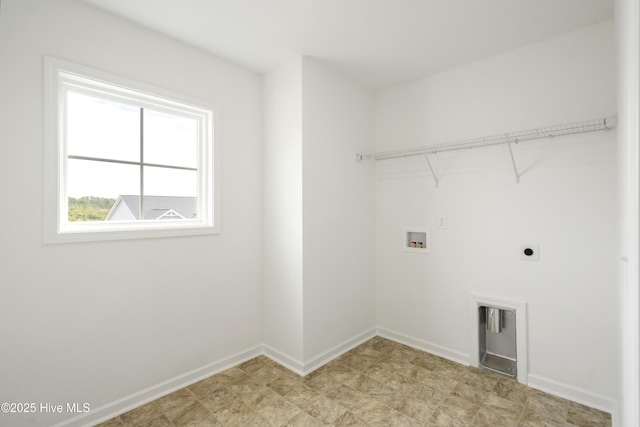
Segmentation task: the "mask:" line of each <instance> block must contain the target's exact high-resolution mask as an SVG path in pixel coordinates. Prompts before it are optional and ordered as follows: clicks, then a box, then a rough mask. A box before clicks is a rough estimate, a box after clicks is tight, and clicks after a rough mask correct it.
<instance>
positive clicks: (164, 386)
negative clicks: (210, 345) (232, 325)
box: [52, 346, 262, 427]
mask: <svg viewBox="0 0 640 427" xmlns="http://www.w3.org/2000/svg"><path fill="white" fill-rule="evenodd" d="M261 354H262V346H256V347H252V348H249V349H247V350H244V351H241V352H239V353H236V354H233V355H231V356H229V357H225V358H224V359H221V360H219V361H216V362H212V363H209V364H207V365H204V366H202V367H200V368H196V369H193V370H191V371H189V372H186V373H184V374H181V375H178V376H176V377H173V378H171V379H168V380H166V381H163V382H161V383H158V384H156V385H153V386H151V387H147V388H146V389H144V390H141V391H138V392H136V393H132V394H130V395H128V396H125V397H123V398H120V399H117V400H115V401H113V402H110V403H107V404H106V405H102V406H100V407H97V408H91V412H88V413H86V414H82V415H78V416H75V417H73V418H69V419H66V420H64V421H62V422H60V423H57V424H54V425H53V426H52V427H87V426H93V425H95V424H98V423H101V422H103V421H106V420H109V419H111V418H113V417H116V416H118V415H120V414H123V413H125V412H127V411H130V410H131V409H134V408H137V407H138V406H141V405H144V404H145V403H148V402H151V401H152V400H155V399H158V398H160V397H162V396H165V395H167V394H169V393H173V392H174V391H176V390H180V389H181V388H184V387H187V386H189V385H191V384H194V383H196V382H198V381H200V380H203V379H205V378H207V377H210V376H211V375H215V374H217V373H218V372H222V371H224V370H226V369H229V368H232V367H234V366H236V365H239V364H240V363H243V362H246V361H247V360H250V359H253V358H254V357H257V356H260V355H261Z"/></svg>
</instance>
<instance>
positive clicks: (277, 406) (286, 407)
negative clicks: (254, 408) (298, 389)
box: [258, 397, 301, 427]
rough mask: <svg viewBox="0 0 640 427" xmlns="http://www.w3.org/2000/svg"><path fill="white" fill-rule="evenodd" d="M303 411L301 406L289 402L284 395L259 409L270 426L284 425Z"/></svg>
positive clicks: (259, 412)
mask: <svg viewBox="0 0 640 427" xmlns="http://www.w3.org/2000/svg"><path fill="white" fill-rule="evenodd" d="M300 412H301V410H300V408H298V407H296V406H294V405H292V404H291V403H289V402H287V401H286V400H285V399H283V398H282V397H279V398H278V399H277V400H275V401H274V402H272V403H271V404H270V405H269V406H265V407H263V408H262V409H260V410H259V411H258V414H260V416H262V418H264V419H265V420H267V422H268V423H269V424H268V425H270V426H274V427H275V426H277V427H279V426H282V425H284V424H286V423H287V421H289V420H290V419H291V418H293V417H295V416H296V415H298V414H299V413H300Z"/></svg>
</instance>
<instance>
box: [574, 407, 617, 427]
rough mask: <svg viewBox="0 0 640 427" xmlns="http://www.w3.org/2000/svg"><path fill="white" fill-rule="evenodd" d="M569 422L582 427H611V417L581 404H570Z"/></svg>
mask: <svg viewBox="0 0 640 427" xmlns="http://www.w3.org/2000/svg"><path fill="white" fill-rule="evenodd" d="M567 422H568V423H570V424H573V425H575V426H580V427H600V426H610V425H611V415H609V414H607V413H606V412H602V411H599V410H597V409H593V408H589V407H588V406H584V405H581V404H579V403H574V402H569V409H568V413H567Z"/></svg>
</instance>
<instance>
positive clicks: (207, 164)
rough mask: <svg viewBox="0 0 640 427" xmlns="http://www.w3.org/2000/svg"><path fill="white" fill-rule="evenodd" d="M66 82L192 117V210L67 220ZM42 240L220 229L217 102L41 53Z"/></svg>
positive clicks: (150, 235) (137, 236)
mask: <svg viewBox="0 0 640 427" xmlns="http://www.w3.org/2000/svg"><path fill="white" fill-rule="evenodd" d="M69 87H74V88H81V90H82V88H84V89H86V90H89V91H92V92H94V93H95V92H102V93H104V95H105V97H106V98H112V99H113V98H116V99H121V100H123V101H126V102H133V103H135V104H136V105H143V106H152V107H154V108H161V109H162V110H164V111H167V110H169V111H171V110H174V111H176V112H179V113H180V114H187V115H189V116H190V117H193V118H195V119H196V120H197V122H198V127H199V147H198V165H197V168H198V215H197V218H194V219H186V220H163V221H148V220H136V221H118V222H113V223H110V222H97V221H87V222H72V221H68V197H67V192H66V173H67V168H66V165H67V151H66V140H65V114H66V111H65V110H66V99H65V97H66V93H67V89H68V88H69ZM44 91H45V92H44V119H45V121H44V168H43V169H44V242H45V244H48V243H72V242H88V241H102V240H122V239H140V238H154V237H172V236H190V235H200V234H218V233H220V232H221V218H220V213H221V208H220V198H221V197H220V187H221V186H220V163H221V162H220V142H219V141H220V138H219V135H218V134H219V131H218V127H219V126H217V123H216V122H217V120H218V118H219V115H220V107H219V106H217V105H215V104H212V103H210V102H207V101H203V100H201V99H196V98H193V97H190V96H187V95H183V94H179V93H176V92H172V91H169V90H166V89H163V88H159V87H155V86H151V85H148V84H144V83H140V82H137V81H133V80H130V79H127V78H124V77H120V76H116V75H113V74H109V73H106V72H103V71H99V70H95V69H92V68H89V67H85V66H82V65H78V64H74V63H71V62H68V61H64V60H61V59H57V58H52V57H48V56H45V57H44Z"/></svg>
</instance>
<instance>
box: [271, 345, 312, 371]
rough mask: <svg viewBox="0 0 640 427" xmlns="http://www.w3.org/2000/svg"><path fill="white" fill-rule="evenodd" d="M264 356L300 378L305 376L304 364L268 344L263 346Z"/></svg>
mask: <svg viewBox="0 0 640 427" xmlns="http://www.w3.org/2000/svg"><path fill="white" fill-rule="evenodd" d="M262 354H263V355H265V356H267V357H268V358H269V359H271V360H273V361H274V362H276V363H277V364H279V365H282V366H284V367H285V368H287V369H288V370H290V371H293V372H295V373H296V374H298V375H300V376H304V363H303V362H302V361H301V360H298V359H296V358H294V357H291V356H289V355H287V354H284V353H282V352H280V351H278V350H276V349H275V348H273V347H270V346H268V345H266V344H263V345H262Z"/></svg>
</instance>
